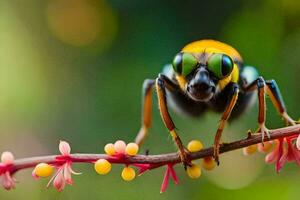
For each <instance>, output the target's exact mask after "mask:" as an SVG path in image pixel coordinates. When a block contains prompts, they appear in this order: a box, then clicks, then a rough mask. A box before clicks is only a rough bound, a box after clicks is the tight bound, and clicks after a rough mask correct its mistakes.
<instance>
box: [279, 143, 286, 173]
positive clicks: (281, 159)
mask: <svg viewBox="0 0 300 200" xmlns="http://www.w3.org/2000/svg"><path fill="white" fill-rule="evenodd" d="M287 155H288V150H287V149H286V150H283V153H282V155H281V157H280V158H279V159H278V161H277V163H276V171H277V173H279V172H280V170H281V168H282V167H283V165H284V164H285V163H286V161H287Z"/></svg>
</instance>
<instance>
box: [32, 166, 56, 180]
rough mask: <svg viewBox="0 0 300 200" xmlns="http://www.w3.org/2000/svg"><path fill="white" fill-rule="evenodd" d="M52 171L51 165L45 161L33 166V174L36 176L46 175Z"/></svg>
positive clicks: (43, 176)
mask: <svg viewBox="0 0 300 200" xmlns="http://www.w3.org/2000/svg"><path fill="white" fill-rule="evenodd" d="M52 173H53V167H52V166H51V165H49V164H47V163H40V164H38V165H36V166H35V168H34V174H35V175H36V176H37V177H42V178H45V177H48V176H50V175H51V174H52Z"/></svg>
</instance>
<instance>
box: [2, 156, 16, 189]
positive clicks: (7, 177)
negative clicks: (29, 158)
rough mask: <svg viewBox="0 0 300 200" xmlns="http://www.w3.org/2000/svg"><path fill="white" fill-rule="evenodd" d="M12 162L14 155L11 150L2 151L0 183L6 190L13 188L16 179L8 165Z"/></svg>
mask: <svg viewBox="0 0 300 200" xmlns="http://www.w3.org/2000/svg"><path fill="white" fill-rule="evenodd" d="M13 162H14V156H13V154H12V153H11V152H8V151H6V152H3V153H2V154H1V163H0V183H1V185H2V186H3V187H4V189H6V190H11V189H14V188H15V185H16V180H15V179H14V178H13V177H12V175H11V172H10V167H11V166H12V164H13Z"/></svg>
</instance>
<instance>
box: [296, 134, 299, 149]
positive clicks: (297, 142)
mask: <svg viewBox="0 0 300 200" xmlns="http://www.w3.org/2000/svg"><path fill="white" fill-rule="evenodd" d="M296 146H297V149H299V150H300V135H299V136H298V137H297V141H296Z"/></svg>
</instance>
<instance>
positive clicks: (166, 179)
mask: <svg viewBox="0 0 300 200" xmlns="http://www.w3.org/2000/svg"><path fill="white" fill-rule="evenodd" d="M170 176H171V178H172V180H173V181H174V183H175V184H176V185H177V184H179V180H178V177H177V175H176V173H175V170H174V168H173V165H171V164H167V169H166V173H165V176H164V179H163V182H162V184H161V187H160V193H163V192H165V191H166V189H167V188H168V185H169V179H170Z"/></svg>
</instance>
